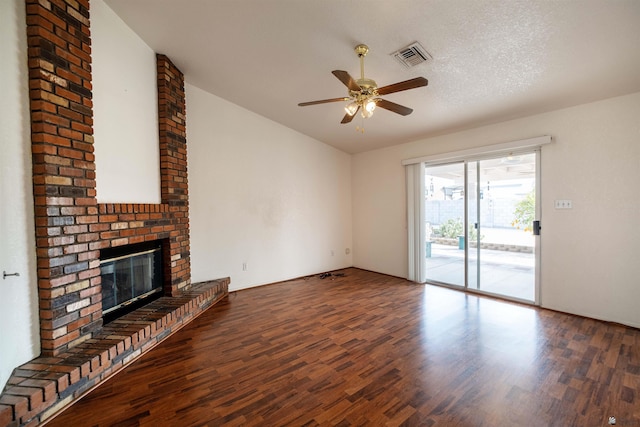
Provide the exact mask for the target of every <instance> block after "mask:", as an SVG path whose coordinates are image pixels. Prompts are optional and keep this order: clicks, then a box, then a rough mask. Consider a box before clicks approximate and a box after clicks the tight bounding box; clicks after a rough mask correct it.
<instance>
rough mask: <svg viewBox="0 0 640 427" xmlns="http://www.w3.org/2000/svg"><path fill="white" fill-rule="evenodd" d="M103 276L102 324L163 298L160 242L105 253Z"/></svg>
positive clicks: (106, 250) (101, 254)
mask: <svg viewBox="0 0 640 427" xmlns="http://www.w3.org/2000/svg"><path fill="white" fill-rule="evenodd" d="M100 276H101V278H102V315H103V322H104V323H108V322H110V321H112V320H113V319H116V318H118V317H120V316H122V315H123V314H126V313H128V312H130V311H132V310H135V309H136V308H138V307H140V306H142V305H144V304H146V303H148V302H149V301H151V300H153V299H156V298H157V297H160V296H161V295H162V284H163V278H162V244H161V242H153V243H145V244H138V245H129V246H124V247H118V248H108V249H104V250H103V251H101V253H100Z"/></svg>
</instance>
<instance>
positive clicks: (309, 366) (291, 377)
mask: <svg viewBox="0 0 640 427" xmlns="http://www.w3.org/2000/svg"><path fill="white" fill-rule="evenodd" d="M343 272H344V273H345V276H344V277H336V276H330V277H328V278H325V279H320V278H319V277H311V278H306V279H298V280H293V281H289V282H284V283H278V284H274V285H269V286H263V287H258V288H252V289H246V290H242V291H238V292H235V293H232V294H231V295H230V296H229V297H228V298H227V299H226V300H224V301H222V302H221V303H220V304H218V305H216V306H214V307H212V308H210V309H209V310H207V311H206V312H205V313H203V314H202V315H200V316H199V317H198V318H197V319H195V320H194V321H193V322H192V323H190V324H189V325H187V326H186V327H185V328H183V329H182V330H180V331H179V332H178V333H176V334H175V335H174V336H172V337H170V338H168V339H167V340H166V341H165V342H163V343H162V344H160V345H159V346H158V347H156V348H154V349H153V350H151V351H150V352H149V353H148V354H146V355H145V356H143V357H142V358H141V359H140V360H138V361H136V362H135V363H134V364H133V365H131V366H130V367H128V368H126V369H125V370H123V371H122V372H121V373H119V374H118V375H116V376H115V377H114V378H113V379H111V380H109V381H108V382H107V383H105V384H103V385H102V386H100V387H99V388H98V389H96V390H94V391H92V392H91V393H90V394H88V395H87V396H85V397H84V398H83V399H81V400H80V401H79V402H78V403H76V404H75V405H73V406H72V407H71V408H69V409H67V410H66V411H64V412H63V413H62V414H60V415H58V416H57V417H56V418H54V419H53V420H51V421H50V422H49V423H48V424H47V425H48V426H50V427H57V426H61V427H68V426H98V427H101V426H116V425H117V426H153V427H158V426H165V425H170V426H178V425H179V426H208V425H211V426H221V425H224V426H236V425H238V426H285V425H291V426H325V425H332V426H359V425H389V426H414V425H415V426H432V425H434V426H435V425H438V426H452V425H456V426H497V425H526V426H573V425H575V426H591V425H594V426H595V425H607V422H608V418H609V416H615V417H616V419H617V425H640V331H639V330H637V329H633V328H627V327H623V326H621V325H614V324H609V323H605V322H600V321H596V320H592V319H586V318H581V317H577V316H571V315H565V314H562V313H557V312H552V311H548V310H542V309H537V308H534V307H529V306H524V305H519V304H514V303H509V302H505V301H499V300H494V299H491V298H488V297H479V296H475V295H471V294H465V293H463V292H458V291H454V290H451V289H446V288H441V287H435V286H429V285H416V284H413V283H410V282H407V281H405V280H402V279H398V278H393V277H389V276H385V275H380V274H376V273H371V272H367V271H362V270H358V269H347V270H344V271H343Z"/></svg>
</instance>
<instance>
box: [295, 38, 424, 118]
mask: <svg viewBox="0 0 640 427" xmlns="http://www.w3.org/2000/svg"><path fill="white" fill-rule="evenodd" d="M355 52H356V54H357V55H358V58H360V78H359V79H358V80H354V79H353V78H352V77H351V76H350V75H349V73H348V72H346V71H342V70H334V71H332V72H331V73H333V75H334V76H336V77H337V78H338V80H340V81H341V82H342V83H343V84H344V85H345V86H346V87H347V88H348V89H349V96H345V97H342V98H331V99H322V100H319V101H309V102H301V103H300V104H298V105H299V106H300V107H306V106H307V105H316V104H326V103H328V102H340V101H351V102H350V103H349V104H347V105H346V106H345V107H344V109H345V111H346V114H345V115H344V117H343V118H342V121H341V122H340V123H343V124H344V123H349V122H351V120H353V117H354V116H355V115H356V113H357V112H358V111H359V110H362V111H361V115H362V117H363V118H365V119H366V118H369V117H371V115H372V114H373V111H374V110H375V109H376V107H380V108H384V109H385V110H389V111H393V112H394V113H398V114H400V115H403V116H407V115H409V114H411V113H412V112H413V109H411V108H408V107H405V106H403V105H400V104H396V103H395V102H391V101H387V100H386V99H382V98H380V96H381V95H388V94H390V93H394V92H400V91H403V90H408V89H415V88H418V87H422V86H426V85H427V83H428V81H427V79H425V78H424V77H416V78H415V79H410V80H406V81H403V82H399V83H394V84H391V85H388V86H383V87H378V85H377V84H376V82H375V81H374V80H371V79H367V78H365V77H364V57H365V56H367V53H368V52H369V47H368V46H366V45H364V44H359V45H358V46H356V47H355Z"/></svg>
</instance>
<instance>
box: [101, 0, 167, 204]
mask: <svg viewBox="0 0 640 427" xmlns="http://www.w3.org/2000/svg"><path fill="white" fill-rule="evenodd" d="M91 43H92V61H93V66H92V70H93V108H94V149H95V155H96V160H95V162H96V191H97V198H98V202H100V203H160V154H159V147H158V90H157V83H156V55H155V53H154V51H153V50H152V49H151V48H150V47H149V46H147V45H146V44H145V43H144V42H143V41H142V39H140V37H138V36H137V35H136V34H135V33H134V32H133V31H132V30H131V29H130V28H129V27H128V26H127V25H126V24H125V23H124V22H123V21H122V20H121V19H120V18H119V17H118V16H117V15H116V14H115V12H113V11H112V10H111V9H110V8H109V7H108V6H107V5H106V4H105V3H104V2H103V1H102V0H92V1H91Z"/></svg>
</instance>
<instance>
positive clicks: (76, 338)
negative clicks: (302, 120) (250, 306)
mask: <svg viewBox="0 0 640 427" xmlns="http://www.w3.org/2000/svg"><path fill="white" fill-rule="evenodd" d="M25 3H26V11H27V43H28V61H29V62H28V64H29V97H30V109H31V140H32V163H33V193H34V207H35V212H34V214H35V236H36V255H37V277H38V284H37V286H38V300H39V313H40V343H41V355H40V357H38V358H37V359H34V360H33V361H31V362H29V363H27V364H25V365H23V366H20V367H18V368H17V369H16V370H15V371H14V373H13V376H12V377H11V378H10V379H9V382H8V384H7V386H6V387H5V389H4V391H3V392H2V395H0V426H7V425H9V426H13V425H37V424H38V423H39V422H41V421H42V420H44V419H45V418H46V417H48V416H50V415H51V414H53V413H54V412H55V411H57V410H59V409H60V408H62V407H63V406H64V405H67V404H69V403H71V402H72V401H73V400H74V399H76V398H78V397H79V396H80V395H81V394H82V393H83V392H84V391H86V390H88V389H89V388H92V387H94V386H95V385H97V384H98V383H99V382H100V381H103V380H104V379H106V378H108V377H109V376H110V375H112V374H113V373H114V372H117V371H118V370H120V369H122V368H123V367H124V366H125V365H126V364H127V363H129V362H130V361H131V360H133V359H134V358H136V357H137V356H139V355H140V354H142V353H144V352H145V351H146V350H148V349H149V348H150V347H152V346H154V345H155V344H157V343H158V342H159V341H161V340H162V339H164V338H166V336H168V335H169V334H171V333H173V332H175V331H176V330H177V329H179V328H180V327H181V326H182V325H184V324H185V323H186V322H188V321H189V320H191V319H192V318H193V317H194V316H196V315H197V314H199V313H200V312H201V311H202V310H204V309H205V308H207V307H208V306H210V305H211V304H213V303H215V302H216V301H218V300H219V299H221V298H223V297H224V296H225V295H227V294H228V284H229V279H228V278H226V279H220V280H216V281H211V282H206V283H201V284H194V285H192V284H191V267H190V247H189V193H188V179H187V147H186V144H187V141H186V129H185V120H186V109H185V105H186V103H185V94H184V76H183V74H182V73H181V72H180V70H178V69H177V68H176V67H175V66H174V65H173V64H172V63H171V61H170V60H169V58H167V57H166V56H164V55H160V54H159V55H157V84H158V125H159V144H160V165H159V167H160V177H161V180H160V182H161V203H159V204H100V203H98V202H97V199H96V186H95V178H96V177H95V161H94V155H93V151H94V150H93V142H94V141H93V101H92V80H91V37H90V35H91V33H90V23H89V0H25ZM151 240H160V241H162V242H163V264H164V281H165V282H164V297H162V298H160V299H159V300H157V301H155V302H153V303H151V304H150V305H148V306H145V307H144V308H142V309H140V310H137V311H135V312H133V313H130V314H128V315H126V316H124V317H122V318H121V319H119V320H116V321H114V322H112V323H110V324H109V325H106V326H103V322H102V293H101V286H100V267H99V265H100V259H99V257H100V250H101V249H104V248H109V247H116V246H122V245H128V244H134V243H139V242H146V241H151Z"/></svg>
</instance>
